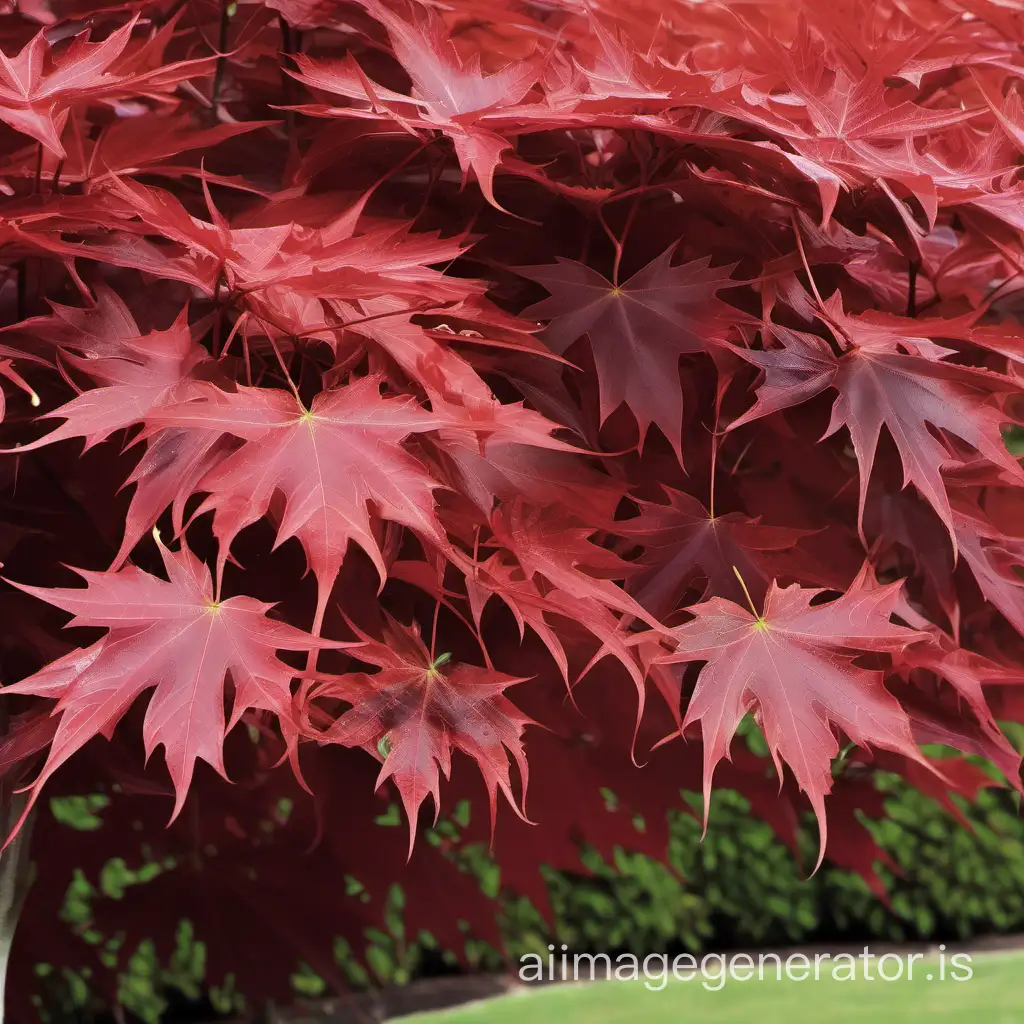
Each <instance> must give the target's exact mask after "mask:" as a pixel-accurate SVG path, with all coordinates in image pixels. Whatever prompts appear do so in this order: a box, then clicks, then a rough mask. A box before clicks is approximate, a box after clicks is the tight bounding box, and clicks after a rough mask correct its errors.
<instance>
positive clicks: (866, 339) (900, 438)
mask: <svg viewBox="0 0 1024 1024" xmlns="http://www.w3.org/2000/svg"><path fill="white" fill-rule="evenodd" d="M896 319H897V318H889V321H896ZM827 322H829V323H831V324H832V325H833V326H834V329H835V331H836V334H837V336H838V337H840V338H842V339H843V340H844V342H845V344H846V345H847V351H846V352H844V353H843V355H842V356H840V357H836V356H835V354H834V353H833V352H832V349H831V348H830V346H829V344H828V342H827V341H825V340H824V339H823V338H819V337H817V336H816V335H812V334H806V333H804V332H801V331H794V330H791V329H790V328H786V327H779V326H777V325H774V324H773V325H770V329H771V332H772V333H773V334H774V335H775V337H777V338H778V339H779V340H780V341H781V342H782V346H783V347H782V349H781V350H778V349H767V350H765V351H761V352H757V351H754V350H752V349H742V350H741V349H737V351H738V353H739V354H740V355H741V356H743V358H744V359H746V360H748V361H749V362H751V363H753V364H754V365H756V366H758V367H760V368H761V369H762V370H763V371H764V375H765V376H764V382H763V384H762V385H761V386H760V387H759V388H758V401H757V403H756V404H755V405H754V407H753V408H751V409H750V410H749V411H748V412H746V413H744V414H743V415H742V416H741V417H739V419H737V420H735V421H733V423H732V424H730V429H736V428H737V427H739V426H742V425H743V424H745V423H749V422H751V421H752V420H755V419H758V418H760V417H761V416H765V415H767V414H768V413H771V412H778V411H780V410H782V409H786V408H790V407H791V406H794V405H797V404H799V403H800V402H805V401H807V400H808V399H810V398H812V397H813V396H814V395H816V394H818V393H820V392H821V391H824V390H825V389H826V388H828V387H832V388H835V390H836V391H838V392H839V397H838V398H837V399H836V401H835V404H834V405H833V407H832V420H831V422H830V424H829V426H828V429H827V430H826V431H825V434H824V437H828V436H830V435H831V434H834V433H835V432H836V431H837V430H839V428H840V427H843V426H845V427H846V428H847V430H848V431H849V433H850V440H851V442H852V444H853V450H854V453H855V454H856V456H857V461H858V463H859V465H860V501H859V519H858V522H860V523H863V518H864V506H865V502H866V500H867V492H868V484H869V483H870V478H871V469H872V466H873V465H874V461H875V454H876V451H877V449H878V442H879V439H880V437H881V432H882V427H883V426H884V427H885V428H886V429H887V430H888V432H889V435H890V436H891V437H892V439H893V441H894V442H895V443H896V447H897V449H898V450H899V454H900V458H901V459H902V462H903V485H904V487H905V486H907V485H908V484H911V483H912V484H914V485H915V487H916V488H917V489H918V491H919V492H920V493H921V495H922V497H923V498H924V499H925V500H926V501H928V503H929V504H930V505H931V506H932V507H933V508H934V509H935V512H936V513H937V514H938V516H939V518H940V519H941V520H942V521H943V523H945V524H946V528H947V530H948V531H949V533H950V536H952V535H953V532H954V530H953V517H952V512H951V510H950V504H949V497H948V495H947V492H946V488H945V486H944V484H943V482H942V472H941V471H942V468H943V467H944V466H951V465H956V464H962V463H963V462H964V456H963V455H962V454H960V453H958V452H957V451H956V449H955V448H954V447H953V446H952V445H951V444H950V442H949V441H948V440H945V439H940V436H937V432H938V431H942V432H943V433H944V434H946V435H949V436H952V437H955V438H958V439H960V440H961V441H965V442H966V443H967V444H969V445H971V446H972V447H973V448H974V449H976V450H977V451H978V452H979V453H980V454H981V455H983V456H984V457H985V458H986V459H988V460H989V461H990V462H992V463H993V464H994V465H997V466H1000V467H1002V468H1003V469H1005V470H1006V471H1007V472H1009V473H1010V474H1012V475H1013V476H1014V477H1017V478H1021V470H1020V466H1019V465H1018V464H1017V462H1016V461H1015V460H1014V459H1013V457H1012V456H1011V455H1010V453H1009V452H1008V451H1007V450H1006V446H1005V445H1004V443H1003V439H1002V434H1001V432H1000V428H1001V426H1002V424H1003V423H1004V422H1006V421H1007V419H1009V416H1008V414H1007V413H1005V412H1003V411H1002V409H1001V408H1000V407H999V406H998V405H997V404H996V403H995V402H994V401H993V399H994V398H995V396H997V395H999V394H1000V393H1006V392H1009V391H1012V390H1015V389H1016V387H1017V384H1016V382H1014V381H1013V380H1011V379H1010V378H1008V377H1004V376H1002V375H1000V374H997V373H991V372H987V371H984V370H979V369H974V368H971V367H967V366H962V365H959V364H954V363H948V362H944V361H942V360H943V359H944V357H945V356H946V355H948V354H950V352H951V350H949V349H943V348H941V347H939V346H936V345H934V344H933V343H932V342H931V341H929V340H928V339H927V338H922V337H921V336H920V335H909V334H903V333H897V332H896V330H895V328H894V327H893V324H892V323H891V322H885V323H883V324H881V325H879V324H878V323H877V322H876V321H872V320H871V319H870V318H868V319H866V320H865V321H862V320H861V318H858V317H854V316H850V315H847V314H845V313H842V311H841V309H839V308H838V300H836V302H835V303H833V304H832V305H831V308H830V310H829V313H828V314H827ZM905 323H908V324H910V325H916V326H917V328H918V329H920V325H918V322H917V321H909V322H905ZM909 329H913V328H909ZM932 330H934V331H935V333H937V334H939V335H941V328H932Z"/></svg>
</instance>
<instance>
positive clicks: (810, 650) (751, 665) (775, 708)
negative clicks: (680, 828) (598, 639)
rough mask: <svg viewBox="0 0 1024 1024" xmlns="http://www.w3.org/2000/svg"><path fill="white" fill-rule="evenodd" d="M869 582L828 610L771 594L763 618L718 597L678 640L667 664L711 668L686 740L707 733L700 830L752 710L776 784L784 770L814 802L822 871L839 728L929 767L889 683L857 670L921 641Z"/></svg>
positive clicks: (886, 593) (796, 593) (797, 597)
mask: <svg viewBox="0 0 1024 1024" xmlns="http://www.w3.org/2000/svg"><path fill="white" fill-rule="evenodd" d="M866 572H867V570H866V568H865V570H864V571H863V572H862V573H861V576H860V577H859V578H858V579H857V580H855V581H854V584H853V585H852V586H851V587H850V588H849V590H848V591H847V592H846V593H845V594H843V595H842V596H840V597H839V598H837V599H836V600H835V601H830V602H827V603H825V604H812V603H811V602H812V601H813V600H814V598H816V597H817V596H818V595H819V594H822V593H824V591H821V590H809V589H806V588H804V587H801V586H799V585H797V584H793V585H791V586H789V587H783V588H780V587H779V586H778V585H777V584H775V583H774V582H773V583H772V586H771V587H770V589H769V591H768V596H767V597H766V598H765V602H764V610H763V612H762V613H761V614H756V613H753V612H751V611H749V610H747V609H745V608H743V607H741V606H740V605H738V604H735V603H734V602H732V601H728V600H726V599H725V598H721V597H713V598H711V600H710V601H705V602H703V603H702V604H698V605H694V606H692V607H691V608H690V609H689V611H690V612H691V613H692V614H693V615H694V618H693V620H692V621H690V622H687V623H685V624H684V625H682V626H679V627H678V628H677V629H675V630H674V631H673V636H674V642H675V644H676V651H675V653H674V654H671V655H666V656H664V657H663V658H662V659H660V660H661V661H662V663H666V664H669V663H678V662H689V661H706V662H707V664H706V665H705V666H704V668H702V669H701V672H700V675H699V676H698V678H697V684H696V687H695V688H694V691H693V696H692V697H691V698H690V702H689V705H688V706H687V709H686V715H685V717H684V719H683V725H682V730H681V731H685V729H686V728H687V726H688V725H690V724H691V723H693V722H697V721H699V722H700V723H701V731H702V734H703V738H704V824H705V828H707V817H708V812H709V809H710V800H711V781H712V778H713V776H714V773H715V768H716V766H717V765H718V763H719V762H720V761H721V760H722V758H724V757H728V755H729V746H730V744H731V742H732V738H733V736H734V735H735V733H736V729H737V727H738V726H739V724H740V721H741V720H742V719H743V716H744V715H746V714H747V712H748V711H751V710H753V711H754V712H755V713H756V715H757V719H758V722H759V723H760V726H761V729H762V731H763V732H764V736H765V739H766V740H767V742H768V747H769V750H770V751H771V754H772V758H773V760H774V761H775V766H776V769H777V770H778V773H779V776H780V777H781V776H782V764H783V762H785V763H786V764H788V765H789V767H790V768H791V769H792V771H793V775H794V777H795V778H796V781H797V782H798V783H799V785H800V788H801V789H802V790H803V791H804V792H805V793H806V794H807V796H808V798H809V799H810V801H811V806H812V807H813V809H814V813H815V815H816V817H817V819H818V826H819V831H820V835H821V841H820V847H819V855H818V866H820V864H821V859H822V857H823V856H824V851H825V846H826V844H827V841H828V832H827V824H826V820H825V795H826V794H827V793H828V792H829V790H830V789H831V787H832V773H831V761H832V758H834V757H835V756H836V755H837V754H838V753H839V742H838V740H837V739H836V735H835V732H834V727H836V726H838V727H839V728H841V729H842V730H843V731H844V732H845V733H846V734H847V735H848V736H849V737H850V739H851V740H853V741H854V742H855V743H859V744H864V743H869V744H872V745H875V746H880V747H884V748H886V749H889V750H894V751H896V752H898V753H901V754H905V755H906V756H907V757H910V758H912V759H914V760H921V759H922V755H921V754H920V752H919V751H918V749H917V746H916V744H915V743H914V738H913V734H912V732H911V728H910V720H909V718H908V717H907V715H906V713H905V712H904V711H903V709H902V708H901V707H900V704H899V701H897V700H896V698H895V697H893V696H892V695H891V694H890V693H889V692H888V691H887V690H886V689H885V686H884V684H883V676H882V673H881V672H878V671H871V670H868V669H864V668H860V667H859V666H857V665H856V663H855V659H856V657H857V655H858V654H863V653H865V652H869V651H900V650H902V649H903V648H905V647H907V646H908V645H909V644H911V643H913V642H914V641H916V640H919V639H922V638H923V637H924V636H925V634H922V633H920V632H919V631H917V630H912V629H909V628H907V627H906V626H899V625H896V624H894V623H892V622H891V621H890V616H891V614H892V613H893V612H894V611H896V610H897V608H898V605H899V602H900V591H901V587H902V583H893V584H889V585H888V586H870V585H869V584H868V577H867V575H866ZM815 870H817V867H816V868H815Z"/></svg>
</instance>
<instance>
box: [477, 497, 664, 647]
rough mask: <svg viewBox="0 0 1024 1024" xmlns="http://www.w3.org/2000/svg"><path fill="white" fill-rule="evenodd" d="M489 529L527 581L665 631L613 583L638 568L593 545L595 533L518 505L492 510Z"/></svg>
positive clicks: (564, 518) (549, 513)
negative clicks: (541, 581) (545, 583)
mask: <svg viewBox="0 0 1024 1024" xmlns="http://www.w3.org/2000/svg"><path fill="white" fill-rule="evenodd" d="M491 529H492V530H493V531H494V540H495V541H496V542H497V543H498V544H500V545H502V546H503V547H504V548H506V549H507V550H508V551H509V552H511V554H513V555H514V556H515V558H516V561H518V562H519V565H520V566H521V567H522V570H523V572H524V574H525V575H526V578H527V579H533V578H534V577H535V576H538V575H539V576H541V577H542V578H544V579H545V580H547V581H548V583H549V584H550V585H552V586H554V587H556V588H558V589H559V590H562V591H564V592H565V593H567V594H572V595H574V596H576V597H579V598H587V599H590V600H593V601H594V602H596V603H597V604H599V605H603V606H604V607H605V608H608V609H611V610H614V611H617V612H620V613H622V614H624V615H631V616H635V617H636V618H638V619H642V620H643V621H644V622H647V623H648V624H649V625H651V626H652V627H653V628H654V629H659V628H661V627H660V624H659V623H658V620H657V619H655V618H653V617H652V616H651V615H650V614H648V612H647V611H646V610H645V609H644V608H642V607H641V606H640V605H639V604H637V602H636V601H635V600H634V599H633V598H632V597H630V596H629V595H628V594H627V593H626V592H625V591H624V590H623V589H622V588H621V587H620V586H618V585H617V584H616V583H614V582H612V581H613V580H614V579H616V578H618V579H622V578H625V577H627V576H629V575H630V574H631V573H632V572H634V571H635V569H636V567H635V566H634V565H632V564H631V563H630V562H627V561H624V560H623V559H622V558H620V557H619V556H618V555H617V554H616V553H615V552H614V551H610V550H608V549H607V548H602V547H599V546H598V545H597V544H595V543H594V542H593V541H592V540H591V539H590V538H591V536H592V535H593V534H594V533H595V532H596V531H595V530H593V529H592V528H590V527H587V526H580V525H578V524H576V523H574V522H573V521H572V520H571V519H570V518H569V517H567V516H565V515H560V514H558V513H557V512H556V511H554V510H551V509H531V508H528V507H526V506H525V505H524V503H523V502H522V501H514V502H511V503H510V504H508V505H503V506H499V507H498V508H496V509H495V510H494V513H493V514H492V516H491Z"/></svg>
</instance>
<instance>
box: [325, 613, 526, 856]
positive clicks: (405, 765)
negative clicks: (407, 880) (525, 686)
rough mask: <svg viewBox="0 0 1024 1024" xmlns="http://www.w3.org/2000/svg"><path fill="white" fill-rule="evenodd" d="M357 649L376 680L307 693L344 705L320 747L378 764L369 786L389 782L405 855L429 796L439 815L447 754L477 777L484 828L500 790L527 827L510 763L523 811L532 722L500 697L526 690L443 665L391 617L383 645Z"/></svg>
mask: <svg viewBox="0 0 1024 1024" xmlns="http://www.w3.org/2000/svg"><path fill="white" fill-rule="evenodd" d="M362 639H363V641H364V643H363V644H362V645H361V646H360V647H359V648H358V649H357V650H356V651H354V652H353V653H354V654H355V656H356V657H358V659H359V660H360V661H365V662H367V663H368V664H371V665H376V666H377V667H378V668H379V669H380V671H379V672H375V673H373V674H367V673H361V672H354V673H350V674H348V675H344V676H338V677H335V678H333V679H331V680H329V681H327V682H324V683H322V684H320V686H318V687H317V688H316V690H314V691H313V692H312V693H311V695H310V699H311V700H313V699H322V698H334V699H340V700H343V701H345V702H347V703H348V704H350V705H351V709H350V710H348V711H346V712H345V713H344V714H342V715H341V717H339V718H338V720H337V721H336V722H335V723H334V724H333V725H331V726H330V728H329V729H328V730H327V731H326V732H325V733H323V734H322V735H320V736H319V737H318V738H319V739H320V740H322V741H327V742H332V743H341V744H344V745H345V746H354V747H363V748H364V749H366V750H367V751H369V752H370V753H372V754H375V755H376V756H377V757H379V758H381V760H382V761H383V764H382V766H381V770H380V775H379V776H378V779H377V785H378V786H380V785H381V784H382V783H383V782H384V781H385V780H387V779H394V782H395V785H396V787H397V788H398V792H399V794H400V795H401V798H402V803H403V805H404V806H405V810H406V814H407V816H408V819H409V853H410V855H411V854H412V848H413V843H414V841H415V837H416V821H417V818H418V815H419V809H420V807H421V805H422V804H423V801H424V800H426V798H427V797H428V796H432V797H433V799H434V807H435V811H436V814H439V813H440V808H441V796H440V789H439V786H440V776H441V775H442V774H443V775H444V777H445V778H446V779H448V778H450V777H451V755H452V751H453V750H461V751H462V752H463V753H464V754H467V755H468V756H469V757H471V758H473V760H474V761H476V763H477V766H478V767H479V768H480V772H481V773H482V775H483V777H484V782H485V783H486V786H487V793H488V796H489V799H490V806H491V820H492V822H493V820H494V814H495V811H496V804H497V794H498V790H499V789H500V790H501V792H502V793H504V795H505V797H506V798H507V800H508V802H509V804H510V805H511V806H512V807H513V808H515V809H516V811H517V813H519V814H520V816H521V817H525V814H524V812H523V811H522V810H521V809H520V806H519V804H520V801H517V800H516V798H515V795H514V793H513V791H512V782H511V776H510V772H509V767H510V765H509V755H511V757H512V759H513V760H514V761H515V763H516V765H517V767H518V769H519V774H520V778H521V781H522V803H525V799H526V788H527V781H528V778H529V773H528V768H527V764H526V754H525V751H524V750H523V742H522V735H523V729H524V728H525V727H526V726H527V725H532V724H533V722H532V721H531V720H530V719H529V718H528V717H527V716H526V715H524V714H523V713H522V712H520V711H519V709H518V708H517V707H516V706H515V705H514V704H513V703H512V702H511V701H510V700H509V699H508V698H507V697H506V696H505V695H504V693H505V690H507V689H508V688H509V687H510V686H514V685H516V684H517V683H521V682H524V680H523V679H516V678H514V677H512V676H508V675H504V674H503V673H501V672H496V671H494V670H493V669H490V668H481V667H478V666H476V665H468V664H458V665H450V664H449V661H450V659H449V658H448V657H447V656H445V655H442V656H440V657H434V655H433V654H432V653H431V652H429V651H428V650H427V648H426V646H425V645H424V643H423V640H422V639H421V637H420V632H419V628H418V627H417V626H416V625H415V624H414V625H413V626H403V625H402V624H401V623H399V622H396V621H394V620H393V619H391V618H390V617H389V618H388V619H387V623H386V627H385V637H384V641H383V642H381V641H377V640H373V639H372V638H370V637H366V636H364V637H363V638H362Z"/></svg>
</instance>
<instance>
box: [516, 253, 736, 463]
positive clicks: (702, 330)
mask: <svg viewBox="0 0 1024 1024" xmlns="http://www.w3.org/2000/svg"><path fill="white" fill-rule="evenodd" d="M674 253H675V246H673V247H671V248H669V249H666V250H665V252H663V253H662V254H661V255H660V256H658V257H656V258H655V259H654V260H652V261H651V262H650V263H648V264H647V266H646V267H644V268H643V269H642V270H639V271H637V273H635V274H634V275H633V276H632V277H631V278H630V279H629V280H628V281H626V282H625V283H624V284H622V285H616V284H613V283H612V282H611V281H609V280H608V279H607V278H606V277H604V276H603V275H602V274H599V273H598V272H597V271H596V270H592V269H591V268H590V267H588V266H585V265H584V264H582V263H578V262H577V261H576V260H569V259H564V258H563V257H558V262H557V263H555V264H550V265H544V266H533V267H516V268H515V271H516V273H517V274H519V275H520V276H522V277H526V278H529V279H530V280H532V281H537V282H538V283H539V284H542V285H543V286H544V287H545V288H546V289H547V290H548V291H549V292H551V295H550V296H549V297H548V298H546V299H542V300H541V301H540V302H538V303H535V304H534V305H532V306H530V307H529V309H526V310H524V311H523V315H524V316H528V317H533V318H535V319H549V320H550V321H551V322H550V324H549V325H548V328H547V330H546V331H545V332H544V339H545V340H546V341H547V342H548V343H549V344H550V345H551V347H552V348H553V349H554V350H555V351H556V352H558V353H564V352H565V351H566V350H567V349H568V348H569V347H570V346H571V345H572V344H573V343H574V342H575V341H577V340H578V339H579V338H581V337H582V336H583V335H584V334H586V335H587V336H588V337H589V339H590V347H591V350H592V351H593V353H594V362H595V364H596V367H597V375H598V381H599V384H600V405H601V412H600V414H601V422H602V423H603V422H604V421H605V420H606V419H607V418H608V417H609V416H610V415H611V414H612V413H613V412H614V411H615V409H616V408H617V407H618V406H619V405H620V404H622V403H623V402H624V403H625V404H626V405H628V406H629V408H630V411H631V412H632V413H633V415H634V416H635V417H636V421H637V426H638V427H639V430H640V440H639V443H640V444H641V445H642V444H643V441H644V438H645V437H646V435H647V430H648V428H649V427H650V425H651V424H652V423H654V424H656V425H657V426H658V427H659V428H660V429H661V431H662V433H663V434H664V435H665V437H666V438H668V440H669V441H670V442H671V443H672V446H673V448H675V450H676V453H677V454H678V455H679V456H680V461H681V460H682V454H681V431H682V421H683V398H682V391H681V388H680V387H679V357H680V356H681V355H684V354H686V353H692V352H706V351H707V350H708V349H709V347H710V346H712V345H714V344H716V343H717V342H720V341H721V340H722V339H723V336H724V333H725V330H726V327H727V325H728V323H729V322H730V321H731V322H738V321H740V320H741V319H742V314H740V313H739V311H738V310H733V309H732V308H731V307H729V306H727V305H726V304H725V303H724V302H722V301H721V300H720V299H718V298H717V297H716V295H715V293H716V292H717V291H718V290H719V289H721V288H724V287H727V286H728V282H729V281H730V273H731V270H732V268H731V267H711V266H710V262H711V261H710V258H709V257H704V258H703V259H699V260H693V261H691V262H689V263H683V264H680V265H679V266H676V267H673V266H672V256H673V254H674Z"/></svg>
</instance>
